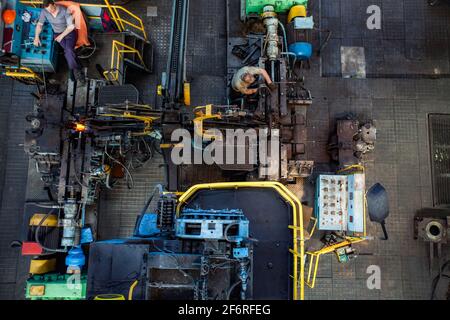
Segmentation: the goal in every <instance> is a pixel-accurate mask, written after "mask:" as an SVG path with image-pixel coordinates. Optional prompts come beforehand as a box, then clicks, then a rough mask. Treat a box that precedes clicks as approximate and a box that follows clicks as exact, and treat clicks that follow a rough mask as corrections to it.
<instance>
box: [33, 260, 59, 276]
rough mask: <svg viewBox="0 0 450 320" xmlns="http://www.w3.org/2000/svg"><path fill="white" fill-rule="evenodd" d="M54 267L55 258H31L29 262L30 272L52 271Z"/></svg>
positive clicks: (42, 272)
mask: <svg viewBox="0 0 450 320" xmlns="http://www.w3.org/2000/svg"><path fill="white" fill-rule="evenodd" d="M55 268H56V258H53V259H45V260H44V259H42V260H40V259H33V260H31V262H30V273H31V274H45V273H49V272H51V271H54V270H55Z"/></svg>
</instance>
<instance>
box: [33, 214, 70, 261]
mask: <svg viewBox="0 0 450 320" xmlns="http://www.w3.org/2000/svg"><path fill="white" fill-rule="evenodd" d="M53 212H54V209H52V210H50V211H49V212H47V213H46V215H45V216H44V217H43V218H42V219H41V221H39V224H38V226H37V228H36V231H35V234H34V239H35V241H36V242H37V243H38V244H39V245H40V246H41V247H42V248H43V249H44V250H45V251H49V252H67V249H53V248H47V247H46V246H44V245H43V244H42V243H41V242H40V240H39V230H40V229H41V226H42V224H43V223H44V221H45V220H47V218H48V217H49V216H50V215H51V214H52V213H53Z"/></svg>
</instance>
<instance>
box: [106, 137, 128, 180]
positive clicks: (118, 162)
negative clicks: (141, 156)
mask: <svg viewBox="0 0 450 320" xmlns="http://www.w3.org/2000/svg"><path fill="white" fill-rule="evenodd" d="M106 150H107V145H106V146H105V154H106V156H107V157H108V158H110V159H111V160H112V161H114V162H115V163H117V164H119V165H120V166H122V168H124V169H125V171H126V173H127V175H128V176H129V177H130V180H131V184H132V186H131V187H130V186H128V188H129V189H133V188H134V179H133V176H132V175H131V173H130V170H128V168H127V167H126V166H125V165H124V164H123V163H122V162H120V161H119V160H117V159H115V158H113V157H112V156H111V155H110V154H109V153H108V151H106Z"/></svg>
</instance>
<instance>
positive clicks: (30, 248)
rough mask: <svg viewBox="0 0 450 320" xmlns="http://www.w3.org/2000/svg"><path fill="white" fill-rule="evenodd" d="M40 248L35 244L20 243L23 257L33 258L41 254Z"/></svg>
mask: <svg viewBox="0 0 450 320" xmlns="http://www.w3.org/2000/svg"><path fill="white" fill-rule="evenodd" d="M42 251H43V250H42V247H41V245H40V244H39V243H37V242H24V243H22V255H23V256H35V255H39V254H41V253H42Z"/></svg>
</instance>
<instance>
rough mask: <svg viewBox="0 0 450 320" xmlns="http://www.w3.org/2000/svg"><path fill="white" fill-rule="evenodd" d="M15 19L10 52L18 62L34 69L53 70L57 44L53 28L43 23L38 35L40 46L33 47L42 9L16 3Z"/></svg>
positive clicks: (54, 68) (54, 69) (55, 61)
mask: <svg viewBox="0 0 450 320" xmlns="http://www.w3.org/2000/svg"><path fill="white" fill-rule="evenodd" d="M15 10H16V19H15V21H14V30H13V35H12V46H11V53H13V54H15V55H17V56H19V57H20V64H21V65H22V66H25V67H29V68H31V69H32V70H34V71H42V70H44V71H45V72H55V71H56V64H57V52H56V51H57V45H56V42H55V41H54V40H53V38H54V33H53V29H52V27H51V26H50V24H48V22H46V23H44V25H43V28H42V33H41V35H40V39H41V44H42V45H41V46H40V47H35V46H34V45H33V39H34V35H35V29H36V24H37V21H38V19H39V15H40V12H41V10H42V9H40V8H32V7H26V6H24V5H22V4H21V3H19V2H17V3H16V8H15Z"/></svg>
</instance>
